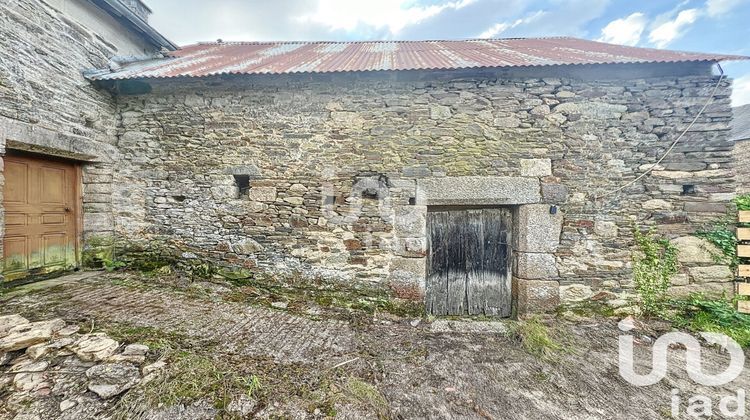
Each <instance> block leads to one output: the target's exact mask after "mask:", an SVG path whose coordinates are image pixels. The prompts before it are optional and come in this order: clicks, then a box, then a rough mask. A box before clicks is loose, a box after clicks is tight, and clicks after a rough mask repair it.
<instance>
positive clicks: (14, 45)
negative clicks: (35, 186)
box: [0, 0, 153, 253]
mask: <svg viewBox="0 0 750 420" xmlns="http://www.w3.org/2000/svg"><path fill="white" fill-rule="evenodd" d="M151 48H152V49H153V47H151ZM147 51H148V47H147V46H146V45H145V44H144V43H143V42H142V41H139V40H138V39H137V37H135V36H133V35H132V34H130V33H129V32H127V31H126V30H125V28H124V27H123V26H121V25H120V24H119V23H117V22H116V21H115V20H114V19H113V18H112V17H111V16H109V15H106V14H105V13H103V12H102V11H101V10H99V9H97V8H96V7H94V6H93V5H92V4H91V3H90V2H88V1H84V0H53V1H52V2H51V3H47V2H45V1H43V0H14V1H10V2H1V3H0V154H4V153H5V151H6V149H16V150H23V151H32V152H38V153H42V154H46V155H51V156H60V157H64V158H71V159H76V160H80V161H83V162H87V163H86V164H85V165H84V166H83V182H84V190H83V192H84V196H83V202H84V203H83V209H84V233H85V234H87V235H111V234H112V232H113V231H114V230H113V218H112V207H111V206H112V204H111V194H110V186H111V179H112V169H111V168H112V163H113V162H115V161H117V159H118V157H117V155H118V152H117V149H116V148H115V147H114V144H115V143H116V126H117V118H118V117H117V113H116V107H115V100H114V99H113V98H112V96H111V95H110V94H109V93H108V92H106V91H101V90H99V89H97V88H96V87H94V86H92V85H91V84H90V83H89V82H88V81H87V80H86V79H85V78H84V77H83V76H82V75H81V72H82V71H84V70H88V69H94V68H97V69H100V68H106V67H107V65H108V60H109V58H110V57H112V56H115V55H136V54H137V55H141V56H142V55H143V54H144V53H146V52H147ZM151 53H153V51H151ZM1 169H2V161H0V170H1ZM2 186H3V178H2V175H0V191H2ZM0 194H1V193H0ZM0 226H4V224H3V211H2V208H0ZM0 236H2V235H0ZM0 253H2V245H0Z"/></svg>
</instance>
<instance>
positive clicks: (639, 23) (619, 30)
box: [599, 12, 648, 46]
mask: <svg viewBox="0 0 750 420" xmlns="http://www.w3.org/2000/svg"><path fill="white" fill-rule="evenodd" d="M647 21H648V19H647V18H646V15H644V14H643V13H640V12H638V13H633V14H632V15H630V16H628V17H626V18H622V19H615V20H613V21H612V22H609V23H608V24H607V26H605V27H604V28H602V36H601V37H600V38H599V41H602V42H609V43H613V44H621V45H630V46H633V45H636V44H638V42H639V41H640V40H641V34H643V30H644V29H646V23H647Z"/></svg>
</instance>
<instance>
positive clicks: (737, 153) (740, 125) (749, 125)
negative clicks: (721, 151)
mask: <svg viewBox="0 0 750 420" xmlns="http://www.w3.org/2000/svg"><path fill="white" fill-rule="evenodd" d="M732 111H733V113H734V118H733V119H732V128H731V134H730V140H731V141H733V142H734V165H735V173H736V179H737V193H738V194H750V105H742V106H738V107H735V108H733V109H732Z"/></svg>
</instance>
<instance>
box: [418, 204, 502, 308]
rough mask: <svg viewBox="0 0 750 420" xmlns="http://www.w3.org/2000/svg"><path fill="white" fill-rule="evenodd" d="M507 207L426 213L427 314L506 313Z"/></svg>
mask: <svg viewBox="0 0 750 420" xmlns="http://www.w3.org/2000/svg"><path fill="white" fill-rule="evenodd" d="M512 222H513V216H512V213H511V211H510V210H509V209H503V208H485V209H457V210H452V209H449V210H437V211H428V213H427V228H428V241H429V242H428V249H429V253H428V261H427V290H426V295H427V296H426V303H427V312H428V313H429V314H432V315H493V316H510V314H511V228H512V226H513V223H512Z"/></svg>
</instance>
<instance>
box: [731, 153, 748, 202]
mask: <svg viewBox="0 0 750 420" xmlns="http://www.w3.org/2000/svg"><path fill="white" fill-rule="evenodd" d="M734 165H735V172H736V177H737V193H738V194H750V139H747V140H737V141H735V142H734Z"/></svg>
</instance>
